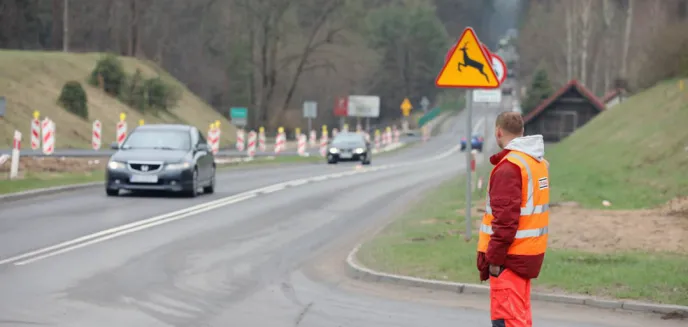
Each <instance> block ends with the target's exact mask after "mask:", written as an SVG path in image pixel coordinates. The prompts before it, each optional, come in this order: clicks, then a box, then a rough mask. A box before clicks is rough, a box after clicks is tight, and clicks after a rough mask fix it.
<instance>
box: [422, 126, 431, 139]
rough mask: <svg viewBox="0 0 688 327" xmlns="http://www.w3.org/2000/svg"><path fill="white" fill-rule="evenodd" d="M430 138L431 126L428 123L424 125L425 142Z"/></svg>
mask: <svg viewBox="0 0 688 327" xmlns="http://www.w3.org/2000/svg"><path fill="white" fill-rule="evenodd" d="M428 140H430V128H428V125H423V142H427V141H428Z"/></svg>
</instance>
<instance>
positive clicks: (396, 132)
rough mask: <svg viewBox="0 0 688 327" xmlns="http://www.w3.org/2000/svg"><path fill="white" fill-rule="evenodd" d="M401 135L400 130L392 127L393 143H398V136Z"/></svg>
mask: <svg viewBox="0 0 688 327" xmlns="http://www.w3.org/2000/svg"><path fill="white" fill-rule="evenodd" d="M400 137H401V131H400V130H399V129H397V128H396V127H394V143H395V144H396V143H399V138H400Z"/></svg>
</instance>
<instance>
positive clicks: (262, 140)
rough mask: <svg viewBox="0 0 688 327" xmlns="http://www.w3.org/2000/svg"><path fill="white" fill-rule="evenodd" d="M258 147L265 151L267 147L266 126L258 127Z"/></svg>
mask: <svg viewBox="0 0 688 327" xmlns="http://www.w3.org/2000/svg"><path fill="white" fill-rule="evenodd" d="M258 149H259V150H260V152H265V150H266V149H267V147H266V146H265V127H262V126H261V127H260V128H259V129H258Z"/></svg>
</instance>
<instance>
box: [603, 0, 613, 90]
mask: <svg viewBox="0 0 688 327" xmlns="http://www.w3.org/2000/svg"><path fill="white" fill-rule="evenodd" d="M602 5H603V14H604V40H605V41H604V42H603V43H602V49H603V55H604V71H603V74H604V76H603V79H604V84H603V88H604V91H605V92H606V91H608V90H609V87H610V86H611V71H612V65H613V63H612V56H611V55H612V51H611V49H612V47H613V46H612V44H613V42H614V33H613V31H612V22H613V21H614V11H615V10H616V8H614V5H613V4H612V3H611V1H610V0H604V2H603V3H602Z"/></svg>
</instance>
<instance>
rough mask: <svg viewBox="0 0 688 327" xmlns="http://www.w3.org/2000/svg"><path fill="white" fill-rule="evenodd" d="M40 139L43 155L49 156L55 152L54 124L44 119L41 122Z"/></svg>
mask: <svg viewBox="0 0 688 327" xmlns="http://www.w3.org/2000/svg"><path fill="white" fill-rule="evenodd" d="M41 133H42V135H41V137H42V141H43V154H45V155H51V154H53V152H55V123H53V121H52V120H50V118H48V117H45V119H43V121H42V122H41Z"/></svg>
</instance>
